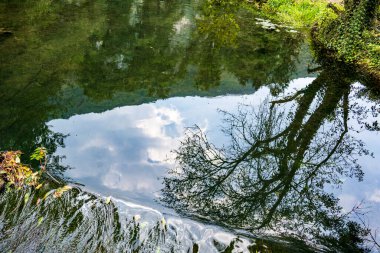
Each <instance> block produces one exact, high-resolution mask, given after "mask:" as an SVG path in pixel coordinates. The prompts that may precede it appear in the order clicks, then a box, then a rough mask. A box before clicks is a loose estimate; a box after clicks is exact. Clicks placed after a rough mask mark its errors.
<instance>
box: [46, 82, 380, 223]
mask: <svg viewBox="0 0 380 253" xmlns="http://www.w3.org/2000/svg"><path fill="white" fill-rule="evenodd" d="M312 81H313V78H301V79H296V80H294V81H293V82H292V83H291V84H290V85H289V88H288V90H287V91H288V92H291V91H294V90H296V89H300V88H302V87H305V86H306V85H308V84H309V83H311V82H312ZM268 95H269V89H268V88H261V89H259V90H258V91H257V92H255V93H254V94H251V95H243V96H240V95H239V96H236V95H231V96H221V97H214V98H201V97H175V98H170V99H166V100H159V101H157V102H154V103H150V104H142V105H138V106H125V107H120V108H115V109H112V110H110V111H106V112H103V113H89V114H84V115H76V116H73V117H71V118H69V119H59V120H53V121H50V122H49V123H48V124H49V125H50V126H51V130H53V131H55V132H60V133H63V134H69V136H68V137H67V138H66V139H65V144H66V147H65V148H60V149H58V150H57V155H65V157H66V159H64V160H63V162H62V163H63V164H64V165H69V166H70V167H72V168H73V169H71V170H68V171H66V172H65V175H66V176H68V177H70V178H72V179H74V180H75V181H76V182H78V183H81V184H84V185H85V186H86V188H87V189H89V190H91V191H95V192H97V193H99V194H102V195H113V196H117V197H119V198H122V199H127V200H134V201H137V202H140V203H143V204H145V205H148V206H153V205H154V206H156V205H157V204H156V203H154V199H156V197H157V196H158V194H159V190H160V189H161V188H162V185H161V178H162V177H163V176H165V173H166V171H167V169H168V168H169V167H171V166H173V155H172V154H171V152H170V151H171V150H173V149H175V148H176V147H177V146H178V145H179V142H180V140H181V137H182V135H183V132H184V129H185V128H186V127H189V126H193V125H194V124H197V125H199V126H200V127H201V128H202V129H203V130H205V131H206V132H207V133H208V137H209V138H210V139H211V140H212V142H214V143H215V144H217V145H220V144H223V141H224V140H225V139H224V137H223V136H222V134H221V132H220V126H221V123H222V122H221V118H222V117H221V114H220V113H219V112H218V109H220V110H227V111H229V112H231V111H233V110H235V109H236V108H237V106H238V105H239V104H241V103H244V104H252V105H253V106H257V105H259V104H260V103H261V102H262V101H263V100H264V99H265V98H266V97H267V96H268ZM360 102H361V103H365V102H364V101H360ZM351 123H352V122H351ZM352 124H353V125H355V123H352ZM351 134H353V133H351ZM355 135H356V137H358V138H360V139H362V140H363V141H364V143H366V144H367V147H368V149H369V150H370V151H371V152H374V155H375V159H372V158H369V157H360V158H359V159H360V164H361V165H362V166H363V170H364V172H365V176H364V183H358V182H357V181H356V180H354V179H350V178H348V179H346V182H345V184H344V185H343V187H342V189H338V190H336V191H337V194H338V196H339V197H340V199H341V204H342V206H343V207H344V209H345V210H346V211H349V210H350V209H351V208H352V206H353V205H355V204H357V203H359V202H360V201H362V200H364V201H365V202H366V206H371V210H372V214H370V216H374V219H371V220H372V221H376V218H375V217H376V214H378V213H380V184H379V178H380V170H378V164H379V162H380V160H379V157H380V150H379V146H378V142H377V141H376V138H374V137H377V136H378V134H377V133H374V132H368V131H363V132H360V133H357V134H355ZM377 223H379V222H376V226H380V224H377ZM373 225H375V224H373Z"/></svg>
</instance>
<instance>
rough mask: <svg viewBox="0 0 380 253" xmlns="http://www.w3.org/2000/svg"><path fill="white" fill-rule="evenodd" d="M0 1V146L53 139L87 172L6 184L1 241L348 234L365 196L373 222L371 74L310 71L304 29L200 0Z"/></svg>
mask: <svg viewBox="0 0 380 253" xmlns="http://www.w3.org/2000/svg"><path fill="white" fill-rule="evenodd" d="M0 14H1V15H0V29H2V30H0V31H8V32H7V33H4V32H2V34H1V35H0V36H1V37H0V57H1V58H0V59H1V60H0V103H1V104H0V118H1V120H0V150H10V149H13V150H15V149H19V150H22V151H24V152H25V158H26V157H27V156H28V154H29V153H30V152H31V151H32V150H33V149H34V148H35V147H37V146H45V147H46V148H47V149H48V151H49V153H50V154H51V155H50V163H49V170H50V171H51V172H52V173H53V174H55V175H56V177H59V178H62V180H64V181H67V182H70V183H71V184H73V185H75V186H76V187H78V189H75V190H72V191H71V192H69V193H68V194H65V195H64V196H63V198H62V199H57V200H56V199H51V200H49V201H48V202H46V203H44V204H43V205H40V206H36V205H35V202H33V201H35V199H33V196H34V195H32V197H30V198H29V200H28V201H27V202H24V197H23V196H24V194H25V193H24V192H19V193H2V194H1V196H0V207H1V209H0V249H1V251H4V252H8V251H12V252H13V251H15V252H232V250H233V249H234V250H235V251H236V252H248V251H251V252H256V250H262V251H263V252H266V251H267V252H304V251H307V250H310V251H317V249H318V250H324V251H329V250H330V251H332V252H337V251H342V252H355V251H354V250H356V249H354V248H353V245H355V243H356V246H357V245H359V246H360V240H357V241H356V239H357V237H356V236H357V235H358V234H359V235H360V231H359V229H358V226H356V225H353V223H350V222H349V221H350V220H355V221H358V219H357V216H355V215H351V216H349V217H348V218H341V216H342V215H343V214H344V213H347V212H348V211H350V210H351V209H352V208H353V207H355V206H356V205H358V203H360V202H361V201H363V203H362V205H361V206H362V207H363V208H365V209H364V210H370V213H369V214H367V215H366V216H365V225H366V226H367V225H368V226H369V227H370V228H371V229H373V231H374V230H375V229H376V228H377V227H379V226H380V223H379V220H378V218H377V216H378V215H379V214H380V183H379V178H380V177H379V176H380V174H379V170H378V164H379V158H378V157H379V156H380V148H379V144H378V143H377V142H378V141H377V140H378V138H379V135H378V131H379V127H378V125H377V117H378V113H379V103H378V102H379V93H378V91H377V90H376V88H375V85H376V84H374V83H373V82H371V81H370V80H367V79H366V78H365V77H363V76H360V75H358V74H357V73H355V71H353V70H352V69H350V68H348V67H344V66H338V65H327V64H324V65H323V67H322V68H320V69H319V70H318V71H315V72H313V73H309V72H308V69H309V68H313V67H316V66H317V65H318V64H317V63H316V62H315V61H314V60H313V58H312V53H311V50H310V48H309V46H308V44H307V43H306V40H305V36H304V35H303V34H302V33H300V32H295V31H293V30H292V29H291V28H288V27H284V26H276V27H274V28H273V29H267V28H265V27H263V26H265V24H263V22H264V23H265V21H263V20H262V19H260V16H258V14H256V13H252V12H248V11H245V10H235V9H233V8H232V9H228V10H226V9H217V8H216V9H215V11H210V10H209V9H207V8H205V5H204V3H203V2H198V1H144V0H140V1H121V0H118V1H86V0H83V1H81V0H78V1H63V0H62V1H49V0H39V1H18V2H14V1H1V2H0ZM266 26H268V25H266ZM360 83H361V84H360ZM295 94H296V96H295ZM273 101H278V102H277V103H271V102H273ZM242 104H244V106H242ZM271 105H273V106H272V107H271ZM239 108H240V109H239ZM220 110H223V111H226V112H228V113H231V115H230V116H228V115H224V114H223V113H221V112H220ZM195 124H196V125H198V126H199V128H200V129H201V130H202V133H205V136H204V135H203V134H202V133H200V132H197V131H196V132H195V134H194V133H191V134H190V135H187V136H188V138H187V139H186V127H190V126H194V125H195ZM222 129H224V130H225V131H224V132H223V131H222ZM187 134H189V132H187ZM205 138H207V140H206V139H205ZM181 141H182V142H181ZM223 147H224V148H223ZM173 150H176V152H174V153H173V152H172V151H173ZM372 153H373V156H374V158H373V157H372ZM168 171H169V172H171V173H173V172H175V173H174V174H168ZM83 191H84V192H83ZM89 192H91V193H89ZM33 194H34V193H33ZM35 194H37V195H38V194H42V193H35ZM106 196H112V202H111V204H106V203H105V197H106ZM359 224H361V223H360V221H359ZM361 225H363V224H361ZM289 236H291V237H292V239H289ZM237 238H238V239H237ZM294 238H297V239H299V240H295V239H294ZM304 242H307V243H308V245H309V246H306V245H305V243H304ZM263 245H265V246H263ZM368 246H370V247H371V246H372V244H368ZM265 247H266V248H265ZM372 250H375V248H374V249H372ZM357 252H360V251H357Z"/></svg>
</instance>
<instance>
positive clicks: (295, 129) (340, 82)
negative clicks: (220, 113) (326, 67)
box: [163, 71, 368, 234]
mask: <svg viewBox="0 0 380 253" xmlns="http://www.w3.org/2000/svg"><path fill="white" fill-rule="evenodd" d="M350 84H351V83H350V80H348V79H342V78H340V77H339V75H333V74H332V73H331V71H324V72H322V73H321V74H320V75H319V77H318V78H317V79H315V80H314V81H313V82H312V83H311V84H310V85H309V86H307V87H306V88H305V89H303V90H300V91H298V92H296V93H295V94H293V95H291V96H288V97H285V98H282V99H279V100H276V101H272V102H268V101H266V102H265V103H263V104H262V105H261V106H260V108H259V109H258V110H252V109H250V107H249V106H243V107H240V109H239V111H238V113H236V114H230V113H224V114H225V123H226V127H225V128H224V133H225V134H226V135H227V136H228V137H229V139H230V141H231V143H230V145H229V146H226V147H222V148H218V147H216V146H214V145H213V144H212V143H210V142H209V141H208V140H207V138H206V136H205V135H204V134H203V133H202V132H201V131H200V130H199V129H198V128H196V129H195V130H194V131H191V132H189V134H188V135H187V138H186V139H185V140H184V141H183V143H182V145H181V147H180V148H179V149H178V150H177V151H176V155H177V162H178V164H179V166H178V167H179V168H177V169H175V170H173V171H171V174H172V176H171V177H167V178H165V179H164V182H165V188H164V190H163V200H164V201H165V202H166V203H168V204H169V205H171V206H174V207H175V208H177V209H178V210H183V211H185V210H186V211H191V212H193V213H196V214H199V215H202V216H206V217H209V218H211V219H214V220H218V221H220V222H223V223H227V224H230V225H233V226H235V227H243V228H248V229H261V228H268V227H269V228H276V227H277V226H280V227H281V229H290V230H292V231H298V232H300V234H305V232H308V233H315V232H318V233H320V232H323V231H326V229H327V228H330V229H331V228H332V227H335V226H340V225H342V223H341V219H340V211H341V208H340V207H339V206H338V205H337V199H336V198H335V197H334V196H333V195H332V194H329V193H327V192H326V191H325V186H326V185H329V184H334V185H339V184H340V183H341V180H340V178H341V177H342V175H345V176H355V177H357V178H358V179H359V180H360V179H361V178H362V176H363V172H362V171H361V169H360V166H359V165H358V164H357V163H356V158H355V156H357V155H362V154H367V153H368V152H367V151H366V150H365V149H364V148H363V143H362V142H361V141H359V140H355V139H354V138H352V137H350V136H349V134H348V126H347V121H348V117H349V116H348V115H349V93H350Z"/></svg>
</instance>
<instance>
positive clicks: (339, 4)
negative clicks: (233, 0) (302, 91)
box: [251, 0, 380, 82]
mask: <svg viewBox="0 0 380 253" xmlns="http://www.w3.org/2000/svg"><path fill="white" fill-rule="evenodd" d="M366 4H367V5H369V4H374V5H375V6H376V5H378V2H376V0H375V1H374V2H371V1H366V0H362V1H361V3H360V4H359V5H357V6H355V7H353V8H352V9H350V10H346V9H345V7H344V6H343V1H336V0H330V1H328V0H314V1H313V0H268V1H266V2H264V3H258V4H256V7H259V8H260V9H261V10H262V11H264V12H265V14H266V15H267V16H268V17H269V18H271V19H273V20H275V21H277V22H281V23H285V24H288V25H291V26H293V27H296V28H309V29H310V30H312V31H313V36H312V39H313V42H314V44H315V45H316V47H319V48H318V51H319V52H324V53H325V54H326V55H324V56H322V57H328V58H330V59H331V58H333V59H335V60H338V61H343V62H345V63H348V64H353V65H355V66H357V69H358V70H359V71H362V72H364V73H366V74H369V75H371V76H372V77H374V78H375V80H378V81H379V82H380V21H379V17H380V14H379V13H380V11H379V7H378V6H377V7H376V8H377V9H376V10H375V15H374V18H372V21H371V24H370V25H368V24H367V23H368V20H366V18H367V17H368V13H366V11H367V9H368V8H367V9H366V7H368V6H366ZM251 6H252V5H251ZM312 28H313V29H312Z"/></svg>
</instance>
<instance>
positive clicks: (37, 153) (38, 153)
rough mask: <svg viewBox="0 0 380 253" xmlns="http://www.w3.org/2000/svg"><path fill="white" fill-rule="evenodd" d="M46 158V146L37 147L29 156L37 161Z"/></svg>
mask: <svg viewBox="0 0 380 253" xmlns="http://www.w3.org/2000/svg"><path fill="white" fill-rule="evenodd" d="M45 158H46V148H44V147H39V148H36V149H35V150H34V152H33V153H32V155H31V156H30V159H31V160H37V161H42V160H44V159H45Z"/></svg>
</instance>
